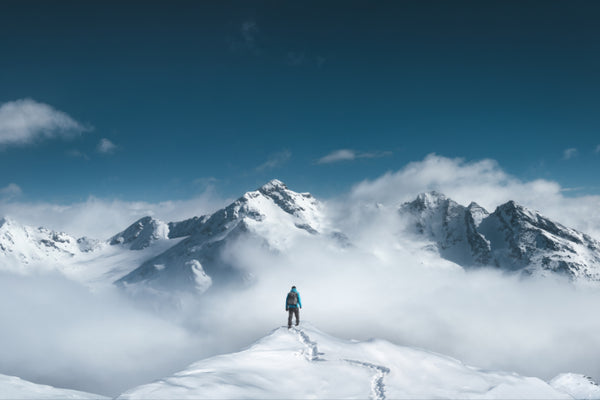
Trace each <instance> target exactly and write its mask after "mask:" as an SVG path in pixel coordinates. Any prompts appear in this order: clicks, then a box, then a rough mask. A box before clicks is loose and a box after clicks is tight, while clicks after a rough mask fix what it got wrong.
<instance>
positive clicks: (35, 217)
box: [0, 186, 229, 239]
mask: <svg viewBox="0 0 600 400" xmlns="http://www.w3.org/2000/svg"><path fill="white" fill-rule="evenodd" d="M10 200H11V199H8V198H7V199H4V200H1V199H0V217H11V218H12V219H14V220H15V221H17V222H19V223H22V224H25V225H30V226H44V227H47V228H50V229H53V230H58V231H62V232H66V233H68V234H70V235H72V236H76V237H80V236H89V237H92V238H95V239H107V238H109V237H110V236H112V235H114V234H116V233H118V232H120V231H122V230H123V229H125V228H126V227H127V226H129V225H130V224H131V223H133V222H134V221H136V220H137V219H139V218H142V217H144V216H147V215H150V216H153V217H156V218H159V219H161V220H163V221H166V222H170V221H180V220H184V219H187V218H191V217H193V216H200V215H205V214H208V213H211V212H214V211H216V210H217V209H218V208H220V207H222V206H224V205H225V204H226V203H227V201H229V199H227V200H226V199H221V198H219V197H218V196H217V195H216V193H215V192H214V188H213V187H212V186H209V187H207V188H206V190H205V191H204V193H202V194H200V195H199V196H197V197H194V198H191V199H188V200H177V201H164V202H160V203H148V202H143V201H122V200H107V199H99V198H96V197H90V198H88V199H87V200H86V201H84V202H80V203H73V204H67V205H61V204H52V203H43V202H37V203H33V202H31V203H26V202H14V201H10Z"/></svg>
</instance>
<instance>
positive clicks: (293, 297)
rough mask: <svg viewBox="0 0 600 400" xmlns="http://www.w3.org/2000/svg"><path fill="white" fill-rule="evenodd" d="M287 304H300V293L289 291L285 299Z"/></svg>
mask: <svg viewBox="0 0 600 400" xmlns="http://www.w3.org/2000/svg"><path fill="white" fill-rule="evenodd" d="M285 304H287V305H288V306H296V305H298V293H296V292H289V293H288V295H287V299H285Z"/></svg>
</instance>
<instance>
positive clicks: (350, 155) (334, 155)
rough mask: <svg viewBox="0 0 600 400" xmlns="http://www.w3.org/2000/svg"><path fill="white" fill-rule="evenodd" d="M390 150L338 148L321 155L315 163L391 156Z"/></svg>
mask: <svg viewBox="0 0 600 400" xmlns="http://www.w3.org/2000/svg"><path fill="white" fill-rule="evenodd" d="M391 155H392V152H391V151H379V152H357V151H355V150H350V149H340V150H335V151H332V152H331V153H329V154H327V155H326V156H323V157H321V158H320V159H319V160H317V164H331V163H335V162H340V161H354V160H356V159H359V158H381V157H388V156H391Z"/></svg>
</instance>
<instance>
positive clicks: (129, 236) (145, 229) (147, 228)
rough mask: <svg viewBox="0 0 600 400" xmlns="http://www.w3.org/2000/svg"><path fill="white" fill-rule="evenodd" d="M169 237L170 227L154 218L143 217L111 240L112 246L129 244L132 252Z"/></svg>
mask: <svg viewBox="0 0 600 400" xmlns="http://www.w3.org/2000/svg"><path fill="white" fill-rule="evenodd" d="M168 237H169V226H168V225H167V224H166V223H164V222H162V221H160V220H158V219H155V218H152V217H149V216H148V217H143V218H140V219H139V220H137V221H135V222H134V223H133V224H131V225H130V226H129V227H128V228H127V229H125V230H124V231H123V232H120V233H117V234H116V235H115V236H113V237H112V238H110V239H109V242H110V244H111V245H117V244H129V248H130V249H131V250H141V249H144V248H146V247H148V246H150V245H151V244H152V242H154V241H156V240H159V239H167V238H168Z"/></svg>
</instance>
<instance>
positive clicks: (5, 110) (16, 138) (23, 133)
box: [0, 99, 90, 146]
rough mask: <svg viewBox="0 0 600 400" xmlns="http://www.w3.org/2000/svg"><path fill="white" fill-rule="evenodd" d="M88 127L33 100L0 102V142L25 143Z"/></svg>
mask: <svg viewBox="0 0 600 400" xmlns="http://www.w3.org/2000/svg"><path fill="white" fill-rule="evenodd" d="M88 130H90V128H89V127H86V126H84V125H82V124H81V123H79V122H77V121H76V120H74V119H73V118H71V117H70V116H69V115H68V114H66V113H64V112H62V111H59V110H56V109H55V108H53V107H52V106H49V105H48V104H44V103H39V102H37V101H35V100H31V99H21V100H15V101H10V102H8V103H4V104H2V105H1V106H0V146H1V145H5V146H11V145H26V144H30V143H32V142H34V141H36V140H40V139H48V138H55V137H70V136H72V135H73V134H77V133H81V132H84V131H88Z"/></svg>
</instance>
